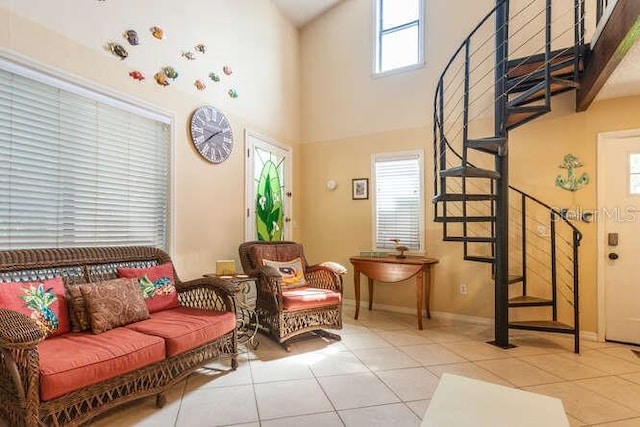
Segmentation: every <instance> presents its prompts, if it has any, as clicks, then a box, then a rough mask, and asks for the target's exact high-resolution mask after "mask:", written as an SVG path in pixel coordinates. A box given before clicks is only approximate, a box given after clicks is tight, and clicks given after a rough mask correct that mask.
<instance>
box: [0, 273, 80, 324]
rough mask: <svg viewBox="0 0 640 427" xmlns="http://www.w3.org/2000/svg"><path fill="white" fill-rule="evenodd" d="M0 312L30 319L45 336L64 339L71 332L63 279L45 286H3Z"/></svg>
mask: <svg viewBox="0 0 640 427" xmlns="http://www.w3.org/2000/svg"><path fill="white" fill-rule="evenodd" d="M0 308H6V309H9V310H13V311H17V312H19V313H22V314H24V315H25V316H28V317H30V318H31V319H32V320H33V321H35V322H36V323H37V324H38V326H39V327H40V328H41V329H42V330H43V331H44V333H45V334H46V336H56V335H62V334H65V333H67V332H69V331H70V330H71V323H70V321H69V310H68V309H67V299H66V296H65V292H64V284H63V282H62V278H61V277H56V278H54V279H49V280H44V281H42V282H20V283H2V284H1V285H0Z"/></svg>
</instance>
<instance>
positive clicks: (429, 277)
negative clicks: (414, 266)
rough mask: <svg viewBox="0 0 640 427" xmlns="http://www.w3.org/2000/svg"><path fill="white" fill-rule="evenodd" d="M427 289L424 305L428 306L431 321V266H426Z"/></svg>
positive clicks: (428, 316)
mask: <svg viewBox="0 0 640 427" xmlns="http://www.w3.org/2000/svg"><path fill="white" fill-rule="evenodd" d="M425 269H426V271H425V276H426V277H425V281H426V284H425V288H424V303H425V305H426V306H427V319H431V311H429V301H430V299H431V274H433V273H431V270H432V268H431V266H430V265H426V266H425Z"/></svg>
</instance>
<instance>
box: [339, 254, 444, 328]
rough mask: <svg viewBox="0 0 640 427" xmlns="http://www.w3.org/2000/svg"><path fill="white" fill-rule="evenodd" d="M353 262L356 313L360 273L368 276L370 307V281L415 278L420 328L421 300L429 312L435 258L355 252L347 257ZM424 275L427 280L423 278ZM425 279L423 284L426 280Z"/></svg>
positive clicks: (420, 324)
mask: <svg viewBox="0 0 640 427" xmlns="http://www.w3.org/2000/svg"><path fill="white" fill-rule="evenodd" d="M349 261H351V264H353V284H354V286H355V291H356V315H355V316H354V318H355V319H357V318H358V314H359V313H360V273H362V274H364V275H365V276H367V278H368V281H369V310H371V309H372V308H373V281H374V280H378V281H380V282H388V283H396V282H402V281H403V280H407V279H410V278H412V277H414V276H415V278H416V309H417V312H418V329H422V301H423V299H424V301H425V305H426V308H427V318H429V319H430V318H431V313H430V312H429V294H430V293H431V282H432V281H431V270H432V268H431V266H432V265H435V264H437V263H438V260H437V259H436V258H428V257H422V256H407V257H405V258H397V257H395V256H393V255H390V256H386V257H366V256H354V257H351V258H350V259H349ZM425 279H426V280H425ZM425 281H426V284H425Z"/></svg>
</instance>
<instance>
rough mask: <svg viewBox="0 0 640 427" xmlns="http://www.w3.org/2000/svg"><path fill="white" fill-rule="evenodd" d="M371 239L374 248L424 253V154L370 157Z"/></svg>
mask: <svg viewBox="0 0 640 427" xmlns="http://www.w3.org/2000/svg"><path fill="white" fill-rule="evenodd" d="M372 160H373V162H372V163H373V165H372V166H373V186H374V192H373V194H374V221H373V223H374V240H375V244H376V248H378V249H389V248H394V247H395V246H396V243H395V242H394V241H393V240H395V239H398V240H399V241H400V245H402V246H407V247H408V248H409V249H410V250H412V251H418V252H419V251H423V250H424V197H423V194H424V191H423V182H424V180H423V176H424V175H423V152H422V151H421V150H416V151H405V152H395V153H383V154H374V155H373V159H372Z"/></svg>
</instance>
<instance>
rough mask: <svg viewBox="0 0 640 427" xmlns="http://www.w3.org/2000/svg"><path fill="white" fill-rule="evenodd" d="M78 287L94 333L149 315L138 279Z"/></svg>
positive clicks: (136, 320)
mask: <svg viewBox="0 0 640 427" xmlns="http://www.w3.org/2000/svg"><path fill="white" fill-rule="evenodd" d="M78 287H79V288H80V292H81V293H82V297H83V298H84V301H85V303H86V305H87V313H88V314H89V319H90V321H91V330H92V331H93V333H94V334H101V333H102V332H106V331H108V330H110V329H113V328H117V327H118V326H124V325H128V324H129V323H134V322H138V321H140V320H145V319H148V318H149V310H148V309H147V305H146V304H145V301H144V298H143V297H142V293H141V292H140V287H139V285H138V280H137V279H114V280H108V281H105V282H98V283H89V284H84V285H78Z"/></svg>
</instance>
